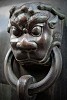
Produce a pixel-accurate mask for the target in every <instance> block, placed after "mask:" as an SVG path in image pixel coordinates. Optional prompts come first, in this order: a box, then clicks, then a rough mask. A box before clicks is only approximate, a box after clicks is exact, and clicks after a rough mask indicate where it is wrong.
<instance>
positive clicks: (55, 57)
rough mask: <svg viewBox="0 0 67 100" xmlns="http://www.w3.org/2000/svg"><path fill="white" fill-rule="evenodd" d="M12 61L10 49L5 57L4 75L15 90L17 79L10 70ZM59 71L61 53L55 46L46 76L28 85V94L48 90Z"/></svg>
mask: <svg viewBox="0 0 67 100" xmlns="http://www.w3.org/2000/svg"><path fill="white" fill-rule="evenodd" d="M12 59H13V53H12V51H11V49H10V50H9V51H8V53H7V55H6V57H5V61H4V73H5V77H6V79H7V81H8V82H9V84H10V85H12V87H14V88H16V86H17V81H18V78H17V77H16V76H15V74H14V73H13V71H12V68H11V60H12ZM61 69H62V56H61V52H60V50H59V48H58V47H56V46H55V47H54V48H53V51H52V65H51V68H50V70H49V72H48V74H47V75H46V77H45V78H44V79H42V80H41V81H39V82H36V83H33V84H30V86H29V90H30V92H31V93H32V94H34V93H38V92H41V91H43V90H45V89H47V88H49V87H50V86H51V85H52V84H53V83H54V81H55V80H56V79H57V77H58V76H59V74H60V72H61Z"/></svg>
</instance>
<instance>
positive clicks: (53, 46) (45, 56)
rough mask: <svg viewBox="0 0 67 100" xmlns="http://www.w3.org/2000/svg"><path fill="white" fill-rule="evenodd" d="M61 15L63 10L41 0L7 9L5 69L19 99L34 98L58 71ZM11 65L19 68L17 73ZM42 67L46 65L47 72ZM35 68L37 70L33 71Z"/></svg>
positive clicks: (44, 88) (48, 85)
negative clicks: (7, 43) (8, 39)
mask: <svg viewBox="0 0 67 100" xmlns="http://www.w3.org/2000/svg"><path fill="white" fill-rule="evenodd" d="M63 19H64V15H63V14H60V13H58V12H57V11H56V10H55V9H54V8H52V7H51V6H48V5H45V4H44V3H40V2H39V3H26V4H23V5H22V6H21V7H13V8H12V9H11V10H10V18H9V24H8V32H9V33H10V44H11V48H10V49H9V51H8V52H7V55H6V57H5V62H4V72H5V77H6V79H7V81H8V83H9V84H10V85H12V87H14V88H15V89H17V92H18V95H19V98H20V99H22V100H23V99H25V100H29V99H31V100H33V99H35V97H36V94H37V93H38V92H41V91H44V90H46V89H47V88H49V87H50V86H51V85H52V84H53V83H54V82H55V80H56V79H57V78H58V76H59V75H60V72H61V69H62V56H61V52H60V46H61V40H62V32H63ZM14 67H15V68H16V69H18V72H16V74H15V73H14V70H15V69H14ZM20 67H21V68H20ZM44 68H45V69H49V70H48V72H47V73H46V74H43V73H45V72H46V71H45V70H44ZM13 69H14V70H13ZM21 69H22V72H21ZM42 69H43V72H41V71H42ZM36 70H37V72H38V71H39V74H38V73H36V74H35V72H36ZM18 73H20V74H18ZM32 73H33V74H32ZM40 75H42V76H43V77H42V76H41V78H40ZM39 78H40V79H41V80H40V79H39ZM38 79H39V80H38Z"/></svg>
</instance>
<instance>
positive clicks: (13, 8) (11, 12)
mask: <svg viewBox="0 0 67 100" xmlns="http://www.w3.org/2000/svg"><path fill="white" fill-rule="evenodd" d="M15 10H16V6H13V7H12V8H11V9H10V11H9V12H10V16H9V18H11V16H12V14H13V13H14V11H15Z"/></svg>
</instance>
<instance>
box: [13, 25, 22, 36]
mask: <svg viewBox="0 0 67 100" xmlns="http://www.w3.org/2000/svg"><path fill="white" fill-rule="evenodd" d="M12 33H13V35H15V36H17V37H19V36H21V32H20V30H18V29H17V28H16V27H15V26H12Z"/></svg>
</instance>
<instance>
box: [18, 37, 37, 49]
mask: <svg viewBox="0 0 67 100" xmlns="http://www.w3.org/2000/svg"><path fill="white" fill-rule="evenodd" d="M17 47H18V48H20V49H23V50H27V51H28V50H36V49H37V44H36V43H35V42H34V41H33V42H32V41H27V40H25V39H23V40H22V41H20V42H18V43H17Z"/></svg>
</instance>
